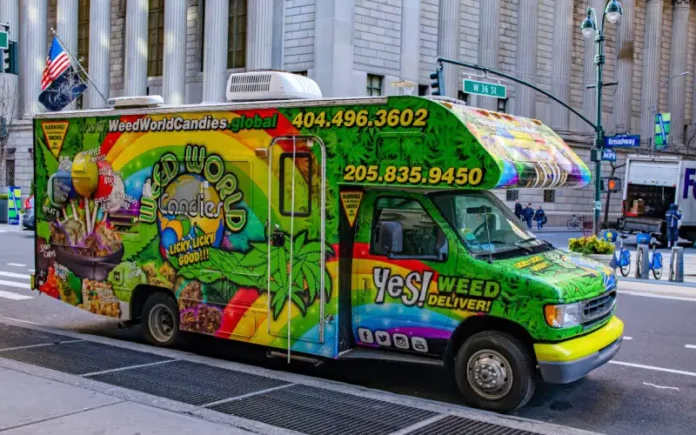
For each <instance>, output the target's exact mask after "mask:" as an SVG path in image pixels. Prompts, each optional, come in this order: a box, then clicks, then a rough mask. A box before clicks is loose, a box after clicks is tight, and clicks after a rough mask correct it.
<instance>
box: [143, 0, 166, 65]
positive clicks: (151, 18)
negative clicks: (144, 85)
mask: <svg viewBox="0 0 696 435" xmlns="http://www.w3.org/2000/svg"><path fill="white" fill-rule="evenodd" d="M147 30H148V34H147V46H148V47H147V48H148V50H147V75H148V77H156V76H161V75H162V67H163V60H164V0H150V9H149V13H148V23H147Z"/></svg>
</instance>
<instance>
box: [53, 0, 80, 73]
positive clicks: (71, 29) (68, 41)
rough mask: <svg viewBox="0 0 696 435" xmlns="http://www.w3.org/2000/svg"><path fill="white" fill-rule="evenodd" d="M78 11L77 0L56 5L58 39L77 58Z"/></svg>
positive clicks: (60, 1)
mask: <svg viewBox="0 0 696 435" xmlns="http://www.w3.org/2000/svg"><path fill="white" fill-rule="evenodd" d="M77 10H78V2H77V0H58V4H57V5H56V27H57V29H56V31H57V32H58V37H59V38H60V40H61V41H63V47H64V48H65V49H66V50H68V51H69V52H70V53H72V55H73V56H75V57H77ZM75 60H78V59H75Z"/></svg>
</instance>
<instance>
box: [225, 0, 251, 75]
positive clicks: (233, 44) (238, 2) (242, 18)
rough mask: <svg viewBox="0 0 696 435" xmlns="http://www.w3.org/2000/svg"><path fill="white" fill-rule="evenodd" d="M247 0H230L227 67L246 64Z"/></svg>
mask: <svg viewBox="0 0 696 435" xmlns="http://www.w3.org/2000/svg"><path fill="white" fill-rule="evenodd" d="M246 38H247V0H230V14H229V25H228V28H227V68H230V69H231V68H244V67H245V66H246Z"/></svg>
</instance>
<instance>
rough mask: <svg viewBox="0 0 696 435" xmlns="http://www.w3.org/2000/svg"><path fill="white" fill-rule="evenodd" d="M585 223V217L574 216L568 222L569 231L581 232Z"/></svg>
mask: <svg viewBox="0 0 696 435" xmlns="http://www.w3.org/2000/svg"><path fill="white" fill-rule="evenodd" d="M584 221H585V217H584V216H578V215H573V217H572V218H570V219H568V222H566V226H567V227H568V229H569V230H579V229H580V227H581V226H582V223H583V222H584Z"/></svg>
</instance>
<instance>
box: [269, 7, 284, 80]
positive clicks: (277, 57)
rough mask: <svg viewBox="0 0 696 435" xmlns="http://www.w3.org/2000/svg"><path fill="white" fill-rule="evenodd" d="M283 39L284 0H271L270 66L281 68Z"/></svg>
mask: <svg viewBox="0 0 696 435" xmlns="http://www.w3.org/2000/svg"><path fill="white" fill-rule="evenodd" d="M284 39H285V0H273V49H272V50H271V52H272V53H271V57H272V60H271V68H273V69H279V70H282V69H283V54H284V48H283V45H284V42H285V41H284Z"/></svg>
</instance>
